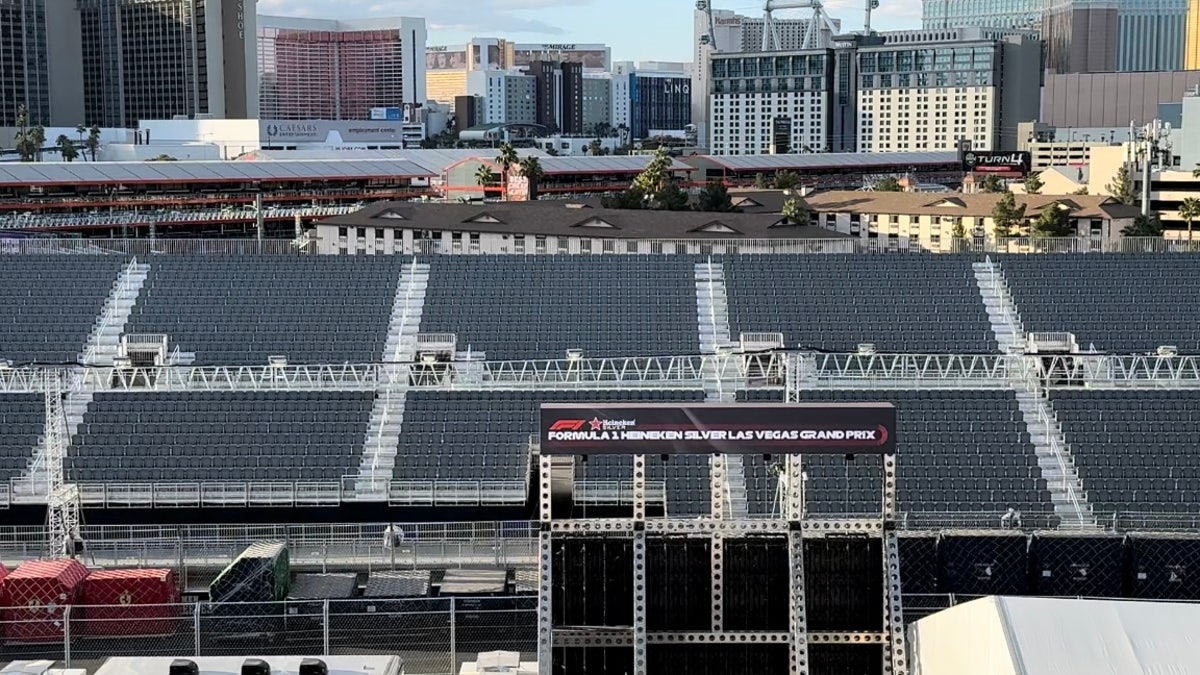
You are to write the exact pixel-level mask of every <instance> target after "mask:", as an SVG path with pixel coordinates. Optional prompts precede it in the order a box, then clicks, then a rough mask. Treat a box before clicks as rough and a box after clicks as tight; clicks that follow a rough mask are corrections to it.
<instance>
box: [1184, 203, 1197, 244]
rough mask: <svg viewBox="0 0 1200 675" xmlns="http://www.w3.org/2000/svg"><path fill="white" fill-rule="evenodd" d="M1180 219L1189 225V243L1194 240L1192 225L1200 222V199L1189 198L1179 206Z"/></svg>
mask: <svg viewBox="0 0 1200 675" xmlns="http://www.w3.org/2000/svg"><path fill="white" fill-rule="evenodd" d="M1179 217H1180V218H1183V222H1185V223H1187V233H1188V241H1191V240H1192V223H1193V222H1195V221H1196V220H1200V199H1197V198H1196V197H1188V198H1187V199H1184V200H1183V203H1182V204H1180V205H1179Z"/></svg>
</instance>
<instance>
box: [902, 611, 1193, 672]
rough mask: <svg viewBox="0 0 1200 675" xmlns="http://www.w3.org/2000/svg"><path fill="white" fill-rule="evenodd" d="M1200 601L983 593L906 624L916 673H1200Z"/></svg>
mask: <svg viewBox="0 0 1200 675" xmlns="http://www.w3.org/2000/svg"><path fill="white" fill-rule="evenodd" d="M1197 626H1200V604H1194V603H1188V604H1184V603H1170V602H1135V601H1122V600H1075V599H1070V598H997V597H989V598H980V599H978V600H972V601H971V602H967V603H964V604H962V605H958V606H956V607H952V608H950V609H947V610H943V611H941V612H938V613H937V614H933V615H931V616H928V617H926V618H924V619H921V620H920V621H917V622H916V623H914V624H913V625H912V626H910V627H909V646H910V657H911V669H912V675H962V674H963V673H971V675H1110V674H1111V675H1192V674H1200V632H1198V631H1197V630H1196V627H1197Z"/></svg>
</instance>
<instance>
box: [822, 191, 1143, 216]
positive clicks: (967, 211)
mask: <svg viewBox="0 0 1200 675" xmlns="http://www.w3.org/2000/svg"><path fill="white" fill-rule="evenodd" d="M1013 197H1014V198H1015V199H1016V203H1017V205H1018V206H1020V205H1025V212H1026V213H1027V214H1028V215H1034V214H1036V213H1037V212H1038V211H1041V210H1042V209H1044V208H1045V207H1047V206H1049V205H1051V204H1054V203H1059V204H1062V205H1064V206H1066V207H1067V208H1069V209H1070V210H1071V215H1072V216H1073V217H1075V218H1133V217H1135V216H1136V215H1137V214H1138V209H1137V207H1134V206H1129V205H1126V204H1122V203H1120V202H1118V201H1117V200H1115V199H1113V198H1112V197H1108V196H1104V195H1067V196H1063V195H1024V194H1015V195H1013ZM999 200H1000V195H998V194H960V193H957V192H949V193H928V192H857V191H842V190H833V191H829V192H818V193H816V194H813V195H810V196H808V197H807V198H805V201H806V202H807V203H808V205H809V207H811V208H812V209H813V210H815V211H821V212H831V213H862V214H872V213H888V214H901V215H913V216H917V215H941V216H965V217H973V218H985V217H987V216H990V215H991V213H992V209H993V208H995V206H996V202H997V201H999Z"/></svg>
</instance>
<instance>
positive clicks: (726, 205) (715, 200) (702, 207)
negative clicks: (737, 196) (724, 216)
mask: <svg viewBox="0 0 1200 675" xmlns="http://www.w3.org/2000/svg"><path fill="white" fill-rule="evenodd" d="M696 210H697V211H712V212H716V213H730V212H732V211H737V208H736V207H734V205H733V198H732V197H730V196H729V189H728V188H726V187H725V184H724V183H722V182H721V181H716V180H710V181H708V183H707V184H706V185H705V186H704V189H703V190H701V191H700V198H699V200H698V201H697V203H696Z"/></svg>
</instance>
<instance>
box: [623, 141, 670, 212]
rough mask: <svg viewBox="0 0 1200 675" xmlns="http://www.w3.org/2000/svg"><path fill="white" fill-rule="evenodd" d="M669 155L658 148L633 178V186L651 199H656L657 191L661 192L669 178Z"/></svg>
mask: <svg viewBox="0 0 1200 675" xmlns="http://www.w3.org/2000/svg"><path fill="white" fill-rule="evenodd" d="M673 163H674V162H672V161H671V156H670V155H668V154H667V151H666V150H665V149H663V148H659V149H658V150H656V151H655V152H654V156H653V158H651V160H650V163H649V164H647V165H646V168H645V169H643V170H642V172H641V173H639V174H638V175H637V177H636V178H634V179H633V186H634V187H636V188H637V189H638V190H641V192H642V194H644V195H646V196H647V197H649V198H650V199H651V200H656V199H658V193H659V192H662V190H663V188H665V187H666V186H667V183H668V182H670V180H671V165H672V164H673Z"/></svg>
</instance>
